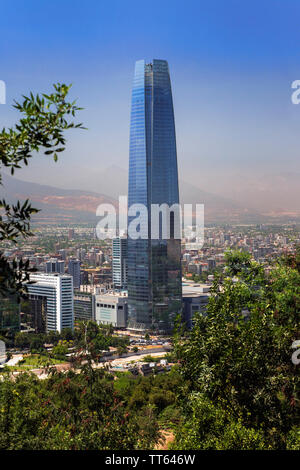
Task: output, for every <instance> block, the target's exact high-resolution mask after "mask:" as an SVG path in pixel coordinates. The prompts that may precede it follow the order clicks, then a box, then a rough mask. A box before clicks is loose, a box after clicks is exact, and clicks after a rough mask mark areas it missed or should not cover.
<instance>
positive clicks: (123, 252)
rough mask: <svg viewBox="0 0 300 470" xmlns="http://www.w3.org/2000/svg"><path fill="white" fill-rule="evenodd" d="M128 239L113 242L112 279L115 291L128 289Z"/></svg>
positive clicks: (118, 239)
mask: <svg viewBox="0 0 300 470" xmlns="http://www.w3.org/2000/svg"><path fill="white" fill-rule="evenodd" d="M127 272H128V266H127V238H114V239H113V241H112V279H113V285H114V288H115V289H126V288H127Z"/></svg>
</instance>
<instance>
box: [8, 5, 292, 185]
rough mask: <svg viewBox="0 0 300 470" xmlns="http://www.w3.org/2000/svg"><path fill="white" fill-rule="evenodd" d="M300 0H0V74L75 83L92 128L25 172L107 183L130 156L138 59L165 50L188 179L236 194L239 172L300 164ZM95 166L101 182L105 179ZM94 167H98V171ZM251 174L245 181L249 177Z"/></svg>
mask: <svg viewBox="0 0 300 470" xmlns="http://www.w3.org/2000/svg"><path fill="white" fill-rule="evenodd" d="M299 17H300V2H299V1H298V0H281V1H279V0H260V1H257V0H251V1H250V0H249V1H248V0H244V1H240V0H215V1H214V0H209V1H201V0H197V1H194V0H185V1H178V0H159V1H158V0H152V1H151V2H148V1H142V0H139V1H136V0H109V1H106V0H105V1H101V0H98V1H95V0H86V1H84V2H83V1H77V0H60V1H57V0H52V1H41V0H27V1H25V0H24V1H21V0H12V1H10V2H5V4H2V5H1V31H0V53H1V54H0V56H1V66H0V79H2V80H5V82H6V85H7V104H6V105H0V124H1V126H8V125H11V124H12V123H13V122H14V120H15V118H16V114H15V112H14V111H12V110H11V109H10V105H11V103H12V101H13V99H14V98H18V97H20V95H21V94H26V93H27V92H28V91H29V90H33V91H35V92H38V91H42V92H46V91H48V90H49V89H50V86H51V84H52V83H54V82H57V81H60V82H66V83H71V82H72V83H73V90H72V96H74V97H78V102H79V104H80V105H82V106H83V107H84V108H85V110H84V111H83V112H82V113H81V120H83V121H84V122H85V124H86V126H87V127H88V128H89V130H88V131H78V132H74V133H72V134H70V135H69V142H68V144H69V145H68V150H67V151H66V152H65V154H64V155H63V157H62V158H61V161H60V162H59V163H58V164H55V163H54V162H52V160H50V159H49V158H44V157H43V158H42V157H37V158H36V159H35V160H34V162H33V161H32V163H31V164H30V167H29V168H28V169H26V170H24V171H23V170H21V171H20V173H19V174H18V175H19V176H20V177H22V178H24V179H27V180H31V181H36V182H39V181H40V182H42V183H49V184H52V185H57V186H61V187H63V186H65V187H69V188H72V187H73V188H80V187H81V188H83V187H85V188H87V187H88V185H89V180H90V181H91V182H92V183H91V184H92V188H91V189H94V190H96V189H98V191H99V192H101V181H100V180H101V171H102V170H103V169H105V168H106V167H108V166H110V165H117V166H120V167H122V168H124V169H125V170H126V169H127V164H128V136H129V113H130V91H131V83H132V76H133V70H134V62H135V60H137V59H141V58H145V59H149V60H151V59H152V58H160V59H167V60H168V62H169V66H170V70H171V79H172V86H173V95H174V106H175V118H176V130H177V144H178V161H179V169H180V173H181V176H182V178H183V179H185V180H187V181H189V182H191V183H193V184H198V185H199V186H201V187H202V188H203V189H210V190H212V191H214V192H219V193H222V192H223V193H224V194H225V193H226V194H230V188H232V186H234V184H235V182H236V181H238V179H239V178H240V180H239V181H242V180H243V178H245V180H246V178H248V180H249V184H250V185H251V184H252V183H251V182H252V181H255V179H257V178H261V175H263V174H266V175H269V174H273V173H274V174H277V175H278V174H281V173H291V174H297V173H298V172H300V168H299V131H300V105H299V106H296V105H292V103H291V99H290V96H291V88H290V87H291V82H292V81H293V80H296V79H300V28H299ZM97 175H99V188H98V186H97ZM93 178H94V179H93ZM248 180H247V181H248Z"/></svg>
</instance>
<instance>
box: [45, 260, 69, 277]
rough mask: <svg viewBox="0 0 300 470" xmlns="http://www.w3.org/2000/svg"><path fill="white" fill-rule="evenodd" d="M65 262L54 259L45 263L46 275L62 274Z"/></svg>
mask: <svg viewBox="0 0 300 470" xmlns="http://www.w3.org/2000/svg"><path fill="white" fill-rule="evenodd" d="M64 272H65V262H64V261H62V260H59V259H56V258H51V259H50V260H49V261H47V262H46V273H59V274H64Z"/></svg>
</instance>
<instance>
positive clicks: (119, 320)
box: [96, 291, 128, 328]
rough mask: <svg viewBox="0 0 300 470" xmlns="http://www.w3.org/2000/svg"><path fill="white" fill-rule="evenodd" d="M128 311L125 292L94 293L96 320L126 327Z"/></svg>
mask: <svg viewBox="0 0 300 470" xmlns="http://www.w3.org/2000/svg"><path fill="white" fill-rule="evenodd" d="M127 312H128V297H127V292H126V291H124V292H108V293H106V294H99V295H98V294H97V295H96V322H97V323H98V324H104V325H112V326H114V327H115V328H126V325H127Z"/></svg>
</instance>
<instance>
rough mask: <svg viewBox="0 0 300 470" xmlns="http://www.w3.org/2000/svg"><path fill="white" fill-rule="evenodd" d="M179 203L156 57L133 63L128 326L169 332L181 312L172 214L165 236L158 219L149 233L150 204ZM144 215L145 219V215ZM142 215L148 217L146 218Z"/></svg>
mask: <svg viewBox="0 0 300 470" xmlns="http://www.w3.org/2000/svg"><path fill="white" fill-rule="evenodd" d="M178 203H179V190H178V171H177V154H176V137H175V123H174V111H173V100H172V91H171V82H170V75H169V67H168V63H167V61H165V60H156V59H154V60H153V62H152V63H146V62H145V61H144V60H139V61H137V62H136V65H135V73H134V82H133V90H132V101H131V123H130V155H129V183H128V327H129V328H131V329H134V330H145V329H149V328H155V329H157V330H160V331H169V330H170V329H171V328H172V324H173V320H174V318H175V317H176V315H177V314H178V313H179V312H180V311H181V304H182V301H181V264H180V239H175V237H174V213H172V212H171V213H170V214H169V216H168V220H167V225H168V228H169V230H170V236H169V237H166V236H164V233H162V227H161V223H160V224H159V225H160V227H159V230H158V234H157V235H156V236H155V237H153V236H152V229H153V226H152V222H151V208H152V205H153V204H158V205H161V204H167V205H168V206H169V207H171V206H172V205H173V204H178ZM134 204H141V205H143V207H146V208H147V210H148V213H147V215H146V216H145V215H143V216H142V219H141V220H142V222H143V223H144V226H146V225H147V228H146V229H145V228H143V229H142V228H141V238H138V239H134V238H133V237H131V236H130V223H131V222H132V220H133V219H134V218H135V215H134V216H133V215H132V214H131V213H130V208H131V207H132V206H133V205H134ZM143 218H144V219H143ZM145 219H146V220H145Z"/></svg>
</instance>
